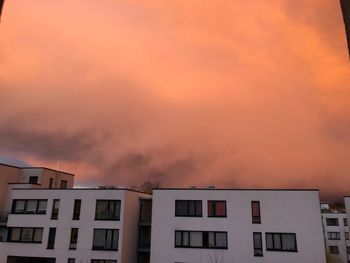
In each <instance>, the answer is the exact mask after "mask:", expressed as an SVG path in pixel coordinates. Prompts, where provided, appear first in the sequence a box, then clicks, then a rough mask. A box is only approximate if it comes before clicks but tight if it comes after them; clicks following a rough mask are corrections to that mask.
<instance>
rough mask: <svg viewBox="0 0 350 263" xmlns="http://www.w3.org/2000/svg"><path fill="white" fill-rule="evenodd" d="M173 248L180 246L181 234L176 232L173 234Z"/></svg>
mask: <svg viewBox="0 0 350 263" xmlns="http://www.w3.org/2000/svg"><path fill="white" fill-rule="evenodd" d="M175 246H177V247H180V246H182V244H181V232H179V231H177V232H175Z"/></svg>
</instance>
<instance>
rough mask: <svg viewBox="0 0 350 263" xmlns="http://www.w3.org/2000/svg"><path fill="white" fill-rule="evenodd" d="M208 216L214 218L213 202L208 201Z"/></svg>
mask: <svg viewBox="0 0 350 263" xmlns="http://www.w3.org/2000/svg"><path fill="white" fill-rule="evenodd" d="M208 216H215V202H213V201H208Z"/></svg>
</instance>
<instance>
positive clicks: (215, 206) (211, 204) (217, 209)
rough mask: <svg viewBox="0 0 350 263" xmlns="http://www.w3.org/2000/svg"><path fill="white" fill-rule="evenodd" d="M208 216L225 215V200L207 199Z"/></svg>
mask: <svg viewBox="0 0 350 263" xmlns="http://www.w3.org/2000/svg"><path fill="white" fill-rule="evenodd" d="M208 217H226V201H208Z"/></svg>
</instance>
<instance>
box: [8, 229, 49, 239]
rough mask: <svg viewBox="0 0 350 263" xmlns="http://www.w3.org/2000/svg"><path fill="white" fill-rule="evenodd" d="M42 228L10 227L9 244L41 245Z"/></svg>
mask: <svg viewBox="0 0 350 263" xmlns="http://www.w3.org/2000/svg"><path fill="white" fill-rule="evenodd" d="M42 235H43V228H37V227H10V228H9V229H8V238H7V239H8V241H9V242H22V243H41V240H42Z"/></svg>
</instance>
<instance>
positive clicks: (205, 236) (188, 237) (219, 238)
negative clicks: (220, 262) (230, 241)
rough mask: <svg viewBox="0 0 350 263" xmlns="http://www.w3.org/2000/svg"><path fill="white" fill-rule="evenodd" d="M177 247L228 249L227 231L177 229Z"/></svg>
mask: <svg viewBox="0 0 350 263" xmlns="http://www.w3.org/2000/svg"><path fill="white" fill-rule="evenodd" d="M175 247H183V248H215V249H227V232H214V231H175Z"/></svg>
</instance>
